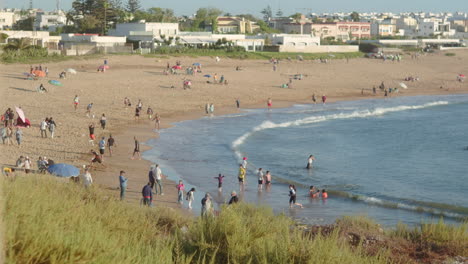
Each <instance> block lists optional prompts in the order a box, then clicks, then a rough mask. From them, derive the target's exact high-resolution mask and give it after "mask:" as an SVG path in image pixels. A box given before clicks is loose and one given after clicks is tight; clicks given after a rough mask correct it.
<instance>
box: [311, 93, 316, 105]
mask: <svg viewBox="0 0 468 264" xmlns="http://www.w3.org/2000/svg"><path fill="white" fill-rule="evenodd" d="M312 102H314V104H316V103H317V98H316V97H315V94H313V95H312Z"/></svg>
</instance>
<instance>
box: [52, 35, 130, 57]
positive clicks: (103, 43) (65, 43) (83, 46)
mask: <svg viewBox="0 0 468 264" xmlns="http://www.w3.org/2000/svg"><path fill="white" fill-rule="evenodd" d="M60 36H61V38H62V39H61V41H60V49H61V50H62V52H63V53H64V54H65V55H86V54H94V53H131V52H132V51H133V48H132V46H131V44H130V45H128V44H127V38H126V37H114V36H99V35H98V34H61V35H60Z"/></svg>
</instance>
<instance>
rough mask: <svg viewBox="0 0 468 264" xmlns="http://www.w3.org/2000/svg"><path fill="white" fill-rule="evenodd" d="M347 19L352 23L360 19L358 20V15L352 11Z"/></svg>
mask: <svg viewBox="0 0 468 264" xmlns="http://www.w3.org/2000/svg"><path fill="white" fill-rule="evenodd" d="M349 17H350V18H351V20H352V21H354V22H359V21H360V19H359V13H358V12H356V11H354V12H352V13H351V15H349Z"/></svg>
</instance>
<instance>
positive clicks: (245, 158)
mask: <svg viewBox="0 0 468 264" xmlns="http://www.w3.org/2000/svg"><path fill="white" fill-rule="evenodd" d="M242 160H243V161H242V167H244V169H247V157H244V158H243V159H242Z"/></svg>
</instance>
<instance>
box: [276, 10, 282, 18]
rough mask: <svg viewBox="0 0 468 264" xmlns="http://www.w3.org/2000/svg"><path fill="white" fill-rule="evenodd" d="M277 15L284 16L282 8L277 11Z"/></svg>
mask: <svg viewBox="0 0 468 264" xmlns="http://www.w3.org/2000/svg"><path fill="white" fill-rule="evenodd" d="M276 16H277V17H282V16H283V11H281V9H278V11H277V12H276Z"/></svg>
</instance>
